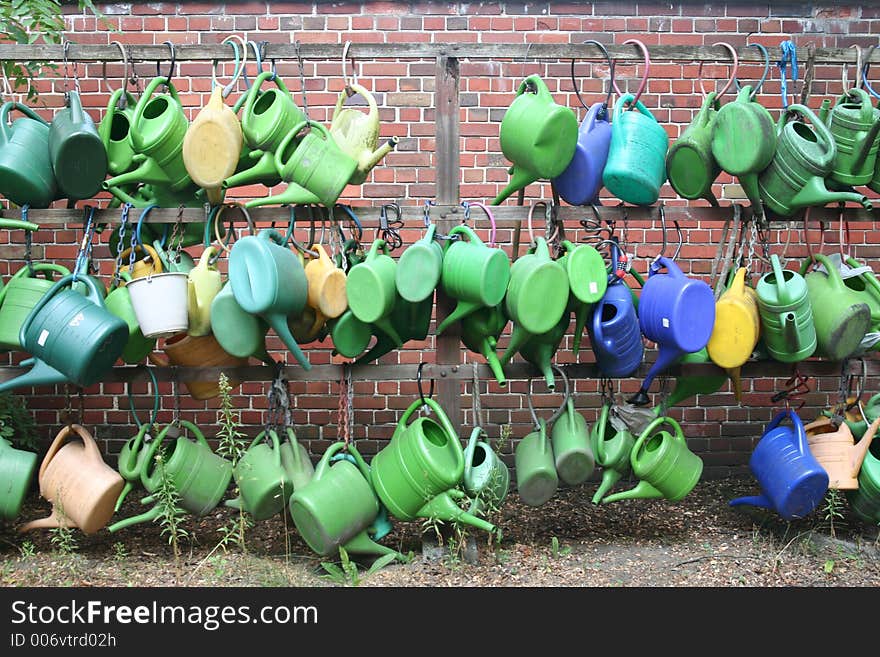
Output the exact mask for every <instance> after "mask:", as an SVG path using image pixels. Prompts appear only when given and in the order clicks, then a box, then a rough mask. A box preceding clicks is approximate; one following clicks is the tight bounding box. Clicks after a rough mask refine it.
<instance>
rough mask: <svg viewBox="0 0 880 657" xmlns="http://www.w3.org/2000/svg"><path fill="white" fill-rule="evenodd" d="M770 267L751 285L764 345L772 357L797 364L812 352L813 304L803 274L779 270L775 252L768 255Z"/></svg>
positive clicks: (813, 338)
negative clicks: (759, 318)
mask: <svg viewBox="0 0 880 657" xmlns="http://www.w3.org/2000/svg"><path fill="white" fill-rule="evenodd" d="M770 265H771V267H772V270H771V271H769V272H767V273H766V274H764V275H763V276H761V278H760V279H759V280H758V284H757V285H756V286H755V292H756V293H757V295H758V313H759V314H760V316H761V333H762V335H763V340H764V346H765V347H766V349H767V352H768V353H769V354H770V356H771V357H772V358H773V359H774V360H778V361H781V362H783V363H797V362H800V361H802V360H805V359H807V358H809V357H810V356H812V355H813V352H814V351H816V344H817V343H816V327H815V325H814V323H813V306H812V304H811V302H810V295H809V292H808V288H807V283H806V281H805V280H804V278H803V276H801V275H800V274H799V273H797V272H794V271H791V270H789V269H783V268H782V264H781V263H780V262H779V257H778V256H777V255H776V254H773V255H771V256H770Z"/></svg>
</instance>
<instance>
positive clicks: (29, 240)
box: [21, 205, 36, 278]
mask: <svg viewBox="0 0 880 657" xmlns="http://www.w3.org/2000/svg"><path fill="white" fill-rule="evenodd" d="M27 207H28V206H26V205H25V206H23V207H22V209H21V220H22V221H27ZM33 246H34V238H33V235H32V234H31V231H29V230H26V231H25V232H24V263H25V265H27V268H28V276H30V277H31V278H33V277H34V276H35V275H36V274H35V272H34V259H33V254H32V253H31V250H32V249H33Z"/></svg>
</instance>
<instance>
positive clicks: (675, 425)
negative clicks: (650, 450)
mask: <svg viewBox="0 0 880 657" xmlns="http://www.w3.org/2000/svg"><path fill="white" fill-rule="evenodd" d="M661 424H668V425H670V426H671V427H673V428H674V429H675V432H674V433H673V434H672V435H673V437H674V438H677V439H679V440H681V441H682V442H685V440H684V434H683V433H682V431H681V425H680V424H679V423H678V422H676V421H675V420H674V419H673V418H671V417H669V416H667V415H661V416H660V417H658V418H657V419H655V420H652V421H651V423H650V424H649V425H648V426H646V427H645V429H644V430H643V431H642V433H641V434H639V437H638V438H636V442H635V443H634V444H633V447H632V450H631V451H630V453H629V458H630V464H631V465H632V462H633V461H634V460H635V458H634V456H633V455H634V454H637V453H638V451H639V448H640V447H641V446H642V443H644V442H645V439H646V438H647V437H648V436H649V435H651V432H652V431H654V429H656V428H657V427H659V426H660V425H661Z"/></svg>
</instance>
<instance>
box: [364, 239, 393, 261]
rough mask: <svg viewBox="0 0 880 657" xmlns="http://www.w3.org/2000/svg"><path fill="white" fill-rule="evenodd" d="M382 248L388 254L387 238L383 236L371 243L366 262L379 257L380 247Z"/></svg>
mask: <svg viewBox="0 0 880 657" xmlns="http://www.w3.org/2000/svg"><path fill="white" fill-rule="evenodd" d="M380 248H381V249H382V252H383V253H384V254H385V255H388V245H387V244H386V243H385V240H383V239H382V238H379V239H375V240H373V243H372V244H371V245H370V252H369V253H367V257H366V260H365V261H366V262H368V261H370V260H374V259H375V258H378V257H379V249H380Z"/></svg>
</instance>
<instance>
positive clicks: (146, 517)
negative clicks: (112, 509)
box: [107, 500, 182, 534]
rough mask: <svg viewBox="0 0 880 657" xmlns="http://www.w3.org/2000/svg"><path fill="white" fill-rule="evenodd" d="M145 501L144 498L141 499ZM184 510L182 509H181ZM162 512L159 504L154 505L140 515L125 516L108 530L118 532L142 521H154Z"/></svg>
mask: <svg viewBox="0 0 880 657" xmlns="http://www.w3.org/2000/svg"><path fill="white" fill-rule="evenodd" d="M141 502H143V500H141ZM181 511H182V510H181ZM161 513H162V509H161V507H159V506H154V507H153V508H152V509H150V510H149V511H145V512H144V513H141V514H140V515H136V516H132V517H130V518H124V519H122V520H120V521H119V522H116V523H114V524H112V525H110V526H109V527H107V531H108V532H110V533H111V534H112V533H114V532H118V531H119V530H120V529H125V528H126V527H131V526H132V525H138V524H140V523H142V522H152V521H153V520H155V519H156V518H158V517H159V516H160V515H161Z"/></svg>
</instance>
